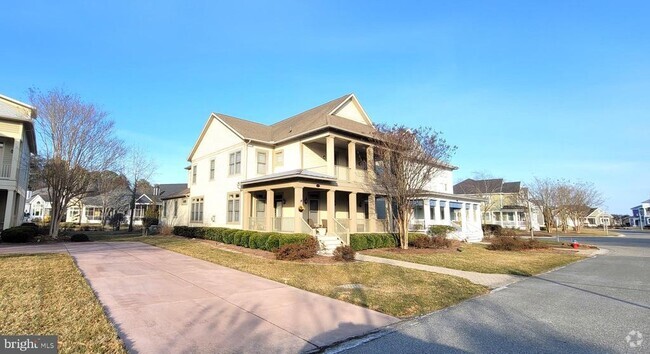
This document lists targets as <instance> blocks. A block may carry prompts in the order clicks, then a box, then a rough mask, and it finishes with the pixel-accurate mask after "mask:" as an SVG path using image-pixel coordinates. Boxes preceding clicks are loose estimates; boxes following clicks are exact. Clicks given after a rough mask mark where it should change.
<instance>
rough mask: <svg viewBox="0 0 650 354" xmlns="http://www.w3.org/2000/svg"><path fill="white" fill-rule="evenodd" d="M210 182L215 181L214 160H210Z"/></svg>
mask: <svg viewBox="0 0 650 354" xmlns="http://www.w3.org/2000/svg"><path fill="white" fill-rule="evenodd" d="M210 181H214V159H212V160H210Z"/></svg>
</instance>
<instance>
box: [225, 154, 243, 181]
mask: <svg viewBox="0 0 650 354" xmlns="http://www.w3.org/2000/svg"><path fill="white" fill-rule="evenodd" d="M240 172H241V151H237V152H233V153H231V154H230V159H229V163H228V174H229V175H236V174H239V173H240Z"/></svg>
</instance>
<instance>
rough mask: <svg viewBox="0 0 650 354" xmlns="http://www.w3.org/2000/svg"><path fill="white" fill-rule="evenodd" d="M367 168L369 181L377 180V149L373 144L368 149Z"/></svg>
mask: <svg viewBox="0 0 650 354" xmlns="http://www.w3.org/2000/svg"><path fill="white" fill-rule="evenodd" d="M366 156H367V157H366V160H368V162H366V170H367V171H368V181H371V182H372V181H374V180H375V149H374V148H373V147H372V146H368V149H366Z"/></svg>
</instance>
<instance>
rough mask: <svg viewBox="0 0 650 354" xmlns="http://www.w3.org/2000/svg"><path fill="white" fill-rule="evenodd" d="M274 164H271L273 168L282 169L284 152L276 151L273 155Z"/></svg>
mask: <svg viewBox="0 0 650 354" xmlns="http://www.w3.org/2000/svg"><path fill="white" fill-rule="evenodd" d="M273 159H274V162H273V164H274V165H275V167H283V166H284V151H283V150H280V151H276V152H275V154H274V155H273Z"/></svg>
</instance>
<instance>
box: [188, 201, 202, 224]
mask: <svg viewBox="0 0 650 354" xmlns="http://www.w3.org/2000/svg"><path fill="white" fill-rule="evenodd" d="M190 221H191V222H203V198H202V197H201V198H192V213H191V214H190Z"/></svg>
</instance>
